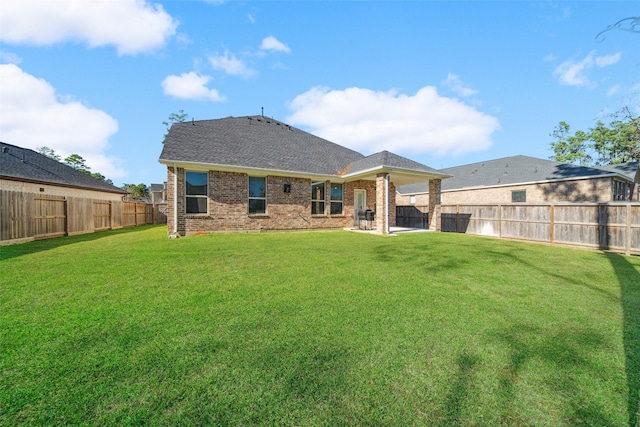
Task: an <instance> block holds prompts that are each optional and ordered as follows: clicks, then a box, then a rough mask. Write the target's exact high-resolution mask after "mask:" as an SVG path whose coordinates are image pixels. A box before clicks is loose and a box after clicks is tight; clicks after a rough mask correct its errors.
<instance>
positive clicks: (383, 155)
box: [348, 151, 442, 175]
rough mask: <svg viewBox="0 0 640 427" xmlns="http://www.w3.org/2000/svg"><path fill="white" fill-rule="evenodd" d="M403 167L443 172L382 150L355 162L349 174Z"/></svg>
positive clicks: (421, 170) (428, 171)
mask: <svg viewBox="0 0 640 427" xmlns="http://www.w3.org/2000/svg"><path fill="white" fill-rule="evenodd" d="M376 168H379V169H403V170H410V171H419V172H427V173H432V174H434V175H438V174H441V175H442V172H441V171H438V170H436V169H433V168H430V167H429V166H426V165H423V164H422V163H418V162H415V161H413V160H410V159H407V158H406V157H402V156H399V155H397V154H394V153H390V152H389V151H381V152H379V153H375V154H372V155H370V156H367V157H364V158H362V159H360V160H357V161H355V162H353V163H352V164H351V166H350V168H349V170H348V174H356V173H358V172H363V171H367V170H372V169H376Z"/></svg>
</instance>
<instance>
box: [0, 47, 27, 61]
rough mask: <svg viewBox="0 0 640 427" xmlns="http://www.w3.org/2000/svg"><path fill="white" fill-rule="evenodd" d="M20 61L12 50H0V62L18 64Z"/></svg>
mask: <svg viewBox="0 0 640 427" xmlns="http://www.w3.org/2000/svg"><path fill="white" fill-rule="evenodd" d="M21 62H22V58H20V57H19V56H18V55H16V54H15V53H12V52H5V51H2V50H0V63H2V64H19V63H21Z"/></svg>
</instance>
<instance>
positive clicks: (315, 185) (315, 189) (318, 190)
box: [311, 182, 325, 215]
mask: <svg viewBox="0 0 640 427" xmlns="http://www.w3.org/2000/svg"><path fill="white" fill-rule="evenodd" d="M324 203H325V202H324V182H312V183H311V215H324Z"/></svg>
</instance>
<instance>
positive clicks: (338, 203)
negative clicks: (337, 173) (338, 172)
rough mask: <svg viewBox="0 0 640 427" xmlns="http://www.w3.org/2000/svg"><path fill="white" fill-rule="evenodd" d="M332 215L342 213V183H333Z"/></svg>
mask: <svg viewBox="0 0 640 427" xmlns="http://www.w3.org/2000/svg"><path fill="white" fill-rule="evenodd" d="M331 215H342V184H336V183H334V182H332V183H331Z"/></svg>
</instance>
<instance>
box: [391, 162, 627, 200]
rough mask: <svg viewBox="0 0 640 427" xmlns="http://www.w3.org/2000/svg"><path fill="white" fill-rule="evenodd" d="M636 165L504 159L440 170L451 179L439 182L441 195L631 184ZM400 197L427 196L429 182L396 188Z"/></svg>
mask: <svg viewBox="0 0 640 427" xmlns="http://www.w3.org/2000/svg"><path fill="white" fill-rule="evenodd" d="M637 171H638V163H637V162H635V163H627V164H625V165H614V166H604V167H587V166H578V165H573V164H567V163H560V162H555V161H552V160H545V159H539V158H536V157H528V156H512V157H504V158H501V159H496V160H488V161H484V162H478V163H471V164H467V165H462V166H455V167H451V168H446V169H441V172H444V173H447V174H449V175H452V176H453V178H451V179H447V180H444V181H442V191H451V190H459V189H463V188H479V187H496V186H502V185H514V184H528V183H537V182H548V181H567V180H574V179H587V178H602V177H607V176H619V177H621V178H624V179H627V180H630V181H634V180H635V179H637V178H635V176H636V175H635V174H636V173H637ZM397 191H398V192H399V193H400V194H419V193H427V192H429V184H428V182H422V183H417V184H410V185H404V186H400V187H398V188H397Z"/></svg>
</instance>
